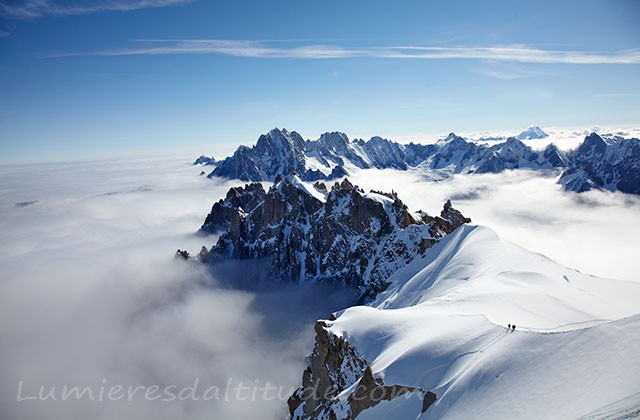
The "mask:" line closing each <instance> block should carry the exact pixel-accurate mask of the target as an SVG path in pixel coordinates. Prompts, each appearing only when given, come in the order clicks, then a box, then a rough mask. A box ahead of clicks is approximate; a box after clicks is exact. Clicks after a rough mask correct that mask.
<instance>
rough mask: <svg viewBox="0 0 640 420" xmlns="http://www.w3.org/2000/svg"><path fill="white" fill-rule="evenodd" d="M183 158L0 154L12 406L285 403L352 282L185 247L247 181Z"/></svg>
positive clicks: (4, 346) (3, 403)
mask: <svg viewBox="0 0 640 420" xmlns="http://www.w3.org/2000/svg"><path fill="white" fill-rule="evenodd" d="M187 162H188V160H187V159H166V158H165V159H147V160H144V159H141V160H129V161H117V162H87V163H71V164H47V165H28V166H27V165H22V166H3V167H0V179H1V180H2V183H1V185H2V188H1V190H0V231H2V239H1V240H0V372H1V375H0V412H2V416H1V417H3V418H11V419H34V418H42V419H44V418H51V419H62V418H92V419H102V418H104V419H113V418H122V419H140V418H153V419H176V418H186V419H200V418H202V419H204V418H207V419H211V418H229V419H240V418H266V419H269V418H282V417H284V414H285V413H286V398H287V397H288V396H289V395H290V394H291V391H292V387H297V386H299V385H300V381H301V376H302V371H303V370H304V367H305V360H304V359H305V356H306V355H307V354H308V353H310V351H311V350H312V347H313V328H312V325H313V322H314V320H315V319H317V318H325V317H327V316H328V315H329V313H330V312H331V311H333V310H338V309H341V308H343V307H345V306H347V305H348V304H350V303H351V299H352V297H351V295H350V293H349V291H345V290H329V289H328V288H323V287H320V286H316V287H314V286H305V287H274V288H261V289H260V290H252V289H251V288H247V287H242V288H238V287H231V286H234V285H237V284H238V279H239V278H240V277H242V280H243V281H245V282H246V281H247V276H251V275H254V274H255V272H256V270H255V269H254V270H252V269H251V267H248V266H247V265H246V264H243V265H241V266H238V267H233V266H227V267H224V268H225V269H224V270H218V271H217V272H216V273H212V272H211V271H209V270H207V269H205V268H204V267H202V266H201V265H200V264H198V263H195V262H185V261H180V260H176V259H174V258H173V256H174V253H175V251H176V249H177V248H182V249H188V250H190V251H192V252H193V251H195V252H197V251H198V250H199V249H200V247H201V246H202V245H203V244H205V245H207V246H211V245H212V244H213V243H214V242H215V237H211V236H209V237H203V236H199V235H196V234H195V232H196V231H197V229H198V227H199V226H200V225H201V223H202V221H203V220H204V216H205V215H206V214H207V213H208V211H209V210H210V208H211V205H212V204H213V202H214V201H216V200H217V199H219V198H220V197H222V196H223V195H224V194H225V193H226V191H227V190H228V188H229V187H230V186H232V185H236V183H235V182H221V181H210V180H208V179H206V178H205V177H199V176H198V175H197V174H198V172H199V170H200V168H196V167H192V166H190V165H189V164H188V163H187ZM234 277H237V278H234ZM249 280H250V279H249ZM64 386H67V387H69V389H72V388H73V387H79V390H80V391H83V390H84V391H85V393H84V394H82V397H81V398H77V397H76V394H73V393H70V394H69V393H68V394H67V398H66V399H65V400H64V401H63V400H62V399H63V398H64V397H63V393H64V389H63V387H64ZM114 387H115V389H114ZM118 387H122V388H118ZM136 387H138V388H137V390H136ZM140 387H142V388H140ZM153 387H157V388H153ZM87 388H88V390H86V389H87ZM192 389H193V391H191V390H192ZM118 390H119V391H118ZM132 391H133V395H131V392H132ZM109 392H111V393H112V395H109ZM147 392H148V393H149V395H148V396H147V395H145V394H146V393H147ZM181 392H182V393H181ZM41 393H42V395H41ZM50 397H52V398H55V400H53V399H52V398H50ZM32 398H35V399H32ZM18 399H21V401H18Z"/></svg>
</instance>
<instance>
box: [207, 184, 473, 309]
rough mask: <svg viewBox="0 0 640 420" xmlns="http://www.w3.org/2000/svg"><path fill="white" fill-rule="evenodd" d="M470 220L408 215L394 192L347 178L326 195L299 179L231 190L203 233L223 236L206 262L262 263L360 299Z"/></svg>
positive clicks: (286, 277) (287, 276)
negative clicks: (346, 289)
mask: <svg viewBox="0 0 640 420" xmlns="http://www.w3.org/2000/svg"><path fill="white" fill-rule="evenodd" d="M469 222H470V220H469V219H467V218H465V217H464V216H463V215H462V214H460V212H458V211H457V210H455V209H454V208H453V207H452V206H451V203H450V202H447V203H446V204H445V206H444V209H443V210H442V212H441V214H440V216H435V217H432V216H430V215H428V214H427V213H424V212H420V213H412V212H410V211H409V210H408V209H407V206H405V205H404V204H403V203H402V201H401V200H400V199H399V198H398V197H397V195H396V194H395V193H381V192H369V193H366V192H364V191H363V190H362V189H361V188H358V187H357V186H354V185H352V184H351V183H350V182H349V181H348V180H347V179H345V180H344V181H342V182H341V183H337V182H336V183H335V184H334V185H333V186H332V187H331V188H330V189H329V188H327V187H326V186H325V185H324V184H322V183H320V182H316V184H315V185H314V186H310V185H308V184H304V183H303V182H302V181H301V179H300V177H299V176H298V175H297V174H296V173H292V174H290V175H288V176H286V177H281V176H279V177H277V179H276V182H275V183H274V184H273V186H272V187H271V188H270V189H269V191H268V192H266V191H265V190H264V189H263V187H262V184H259V183H253V184H248V185H246V186H244V187H241V188H232V189H231V190H229V192H228V193H227V196H226V197H225V199H223V200H220V201H219V202H217V203H215V204H214V206H213V208H212V209H211V212H210V213H209V215H208V216H207V217H206V219H205V222H204V224H203V225H202V228H201V229H202V230H203V231H206V232H220V231H222V232H223V233H222V235H221V236H220V237H219V239H218V242H217V243H216V245H215V246H214V247H213V248H212V249H211V251H210V252H209V255H208V257H207V261H209V262H211V263H215V262H217V261H219V260H221V259H227V258H233V259H256V258H267V261H269V268H268V271H269V274H270V276H271V277H273V278H276V279H280V280H282V281H288V282H308V281H339V282H342V283H345V284H350V285H353V286H355V287H357V288H358V290H359V293H360V297H361V299H362V300H368V299H370V298H372V297H374V296H375V295H376V294H377V293H378V292H379V291H381V290H383V289H384V288H385V287H386V280H387V278H388V277H389V276H390V275H391V274H393V273H394V272H395V271H397V270H398V269H399V268H400V267H402V266H404V265H405V264H406V263H407V262H409V261H411V260H412V259H413V258H415V257H416V256H417V255H420V254H421V253H423V252H424V251H425V250H426V249H428V248H430V247H431V246H432V245H433V244H435V243H436V242H437V241H438V240H439V239H440V238H442V237H444V236H445V235H447V234H449V233H450V232H452V231H453V230H455V229H456V228H457V227H458V226H460V225H461V224H464V223H469Z"/></svg>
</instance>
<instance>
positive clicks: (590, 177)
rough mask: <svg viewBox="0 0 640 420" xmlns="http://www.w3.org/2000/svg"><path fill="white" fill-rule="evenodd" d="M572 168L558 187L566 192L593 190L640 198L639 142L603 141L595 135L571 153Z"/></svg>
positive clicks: (625, 140) (618, 139)
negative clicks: (633, 195)
mask: <svg viewBox="0 0 640 420" xmlns="http://www.w3.org/2000/svg"><path fill="white" fill-rule="evenodd" d="M569 162H570V163H569V167H568V168H567V169H566V170H565V171H564V172H563V173H562V175H561V176H560V179H559V181H558V183H560V184H562V185H563V187H564V188H565V189H566V190H570V191H574V192H584V191H589V190H592V189H603V190H609V191H622V192H625V193H629V194H640V140H638V139H635V138H633V139H621V138H619V137H614V138H609V139H604V138H602V137H600V136H599V135H598V134H596V133H592V134H590V135H589V136H587V137H586V138H585V140H584V142H583V143H582V144H581V145H580V146H579V147H578V148H577V149H576V150H574V151H573V152H571V153H569Z"/></svg>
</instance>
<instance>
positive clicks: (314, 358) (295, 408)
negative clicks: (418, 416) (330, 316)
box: [287, 321, 437, 420]
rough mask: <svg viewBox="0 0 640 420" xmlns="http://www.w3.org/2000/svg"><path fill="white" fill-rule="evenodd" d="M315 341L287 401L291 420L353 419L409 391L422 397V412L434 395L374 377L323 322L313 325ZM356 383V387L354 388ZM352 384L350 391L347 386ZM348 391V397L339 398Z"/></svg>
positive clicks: (343, 340) (341, 338)
mask: <svg viewBox="0 0 640 420" xmlns="http://www.w3.org/2000/svg"><path fill="white" fill-rule="evenodd" d="M315 332H316V343H315V346H314V349H313V352H312V353H311V354H310V355H309V356H308V358H307V362H308V367H307V369H306V370H305V371H304V373H303V375H302V386H301V387H300V388H298V389H297V390H296V391H295V392H294V393H293V395H292V396H291V397H290V398H289V400H288V401H287V404H288V406H289V413H290V415H291V418H292V419H293V420H303V419H335V420H351V419H355V418H356V417H357V416H358V415H359V414H360V413H361V412H362V411H364V410H366V409H368V408H371V407H374V406H376V405H377V404H379V403H380V402H382V401H391V400H393V399H395V398H399V397H402V396H405V395H406V394H408V393H413V394H417V395H418V396H419V397H420V398H422V399H423V403H422V412H425V411H426V410H427V409H428V408H429V406H431V404H433V402H435V400H436V398H437V396H436V394H434V393H433V392H431V391H427V392H425V391H424V390H422V389H420V388H418V387H410V386H404V385H397V384H394V385H385V383H384V381H383V380H382V379H380V378H374V375H373V371H372V370H371V366H370V364H369V363H368V362H367V361H366V360H365V359H364V357H363V356H362V355H361V354H360V353H358V351H357V349H356V348H355V347H353V346H352V345H351V344H350V343H349V342H348V341H347V340H346V339H345V338H344V337H340V336H337V335H334V334H332V333H331V332H330V331H329V330H328V329H327V324H326V323H325V322H324V321H318V322H317V323H316V325H315ZM354 385H355V387H354ZM350 387H353V388H352V390H351V391H350V392H349V391H347V390H348V388H350ZM345 391H347V392H348V397H347V398H342V399H340V398H338V395H339V394H342V393H343V392H345Z"/></svg>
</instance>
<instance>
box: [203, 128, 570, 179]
mask: <svg viewBox="0 0 640 420" xmlns="http://www.w3.org/2000/svg"><path fill="white" fill-rule="evenodd" d="M211 162H213V164H215V165H217V166H216V168H215V169H214V170H213V171H212V172H211V173H210V174H209V177H223V178H230V179H240V180H243V181H270V180H272V179H274V178H275V176H276V175H277V174H279V173H289V172H290V171H292V170H295V171H296V172H297V173H298V174H300V177H301V179H303V180H305V181H316V180H327V179H335V178H341V177H343V176H345V175H347V174H348V172H347V169H346V167H347V166H355V167H358V168H362V169H367V168H380V169H385V168H394V169H399V170H405V169H407V168H408V167H415V166H418V165H426V166H427V167H428V168H432V169H444V168H446V169H447V170H449V171H450V172H453V173H461V172H479V173H483V172H500V171H503V170H505V169H516V168H522V167H527V168H534V169H535V168H553V167H556V164H561V163H562V161H561V160H560V161H558V160H555V164H554V163H552V162H550V161H549V160H547V159H546V157H545V156H544V155H543V154H540V153H537V152H534V151H532V150H531V148H529V147H527V146H525V145H524V144H523V143H522V142H520V141H519V140H517V139H515V138H509V139H508V140H507V141H506V142H505V143H503V144H497V145H494V146H492V147H488V146H485V145H478V144H476V143H473V142H471V141H467V140H466V139H464V138H462V137H459V136H456V135H455V134H453V133H451V134H450V135H449V136H448V137H447V138H446V139H445V140H444V141H441V142H440V143H438V144H430V145H421V144H414V143H411V144H400V143H396V142H393V141H390V140H386V139H383V138H381V137H377V136H376V137H372V138H371V139H370V140H368V141H364V140H361V139H358V140H354V141H350V140H349V138H348V137H347V135H346V134H344V133H339V132H331V133H324V134H323V135H321V136H320V138H319V139H318V140H313V141H311V140H306V141H305V140H303V138H302V137H301V136H300V134H298V133H296V132H295V131H291V132H289V131H287V130H285V129H282V130H281V129H278V128H275V129H273V130H271V131H270V132H269V133H267V134H263V135H261V136H260V138H259V139H258V142H257V143H256V145H255V146H254V147H252V148H249V147H246V146H240V147H239V148H238V149H237V150H236V152H235V153H234V154H233V156H230V157H228V158H226V159H224V160H223V161H219V162H216V161H213V160H212V159H211V160H209V158H206V157H204V156H202V157H200V158H198V160H196V163H203V164H211Z"/></svg>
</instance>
